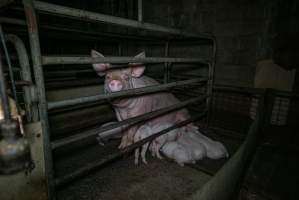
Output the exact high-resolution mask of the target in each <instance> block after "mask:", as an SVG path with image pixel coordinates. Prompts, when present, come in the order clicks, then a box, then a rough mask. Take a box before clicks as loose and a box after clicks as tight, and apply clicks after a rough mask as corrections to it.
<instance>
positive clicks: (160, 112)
mask: <svg viewBox="0 0 299 200" xmlns="http://www.w3.org/2000/svg"><path fill="white" fill-rule="evenodd" d="M206 98H207V96H201V97H197V98H193V99H190V100H187V101H183V102H180V103H177V104H174V105H172V106H168V107H166V108H161V109H159V110H156V111H153V112H150V113H145V114H143V115H139V116H137V117H133V118H130V119H126V120H124V121H120V122H118V123H117V124H112V125H108V126H105V127H100V128H96V129H93V130H92V131H88V132H84V133H79V134H76V135H72V136H70V137H67V138H63V139H60V140H57V141H53V142H52V143H51V146H52V149H57V148H59V147H63V146H65V145H69V144H71V143H73V142H77V141H80V140H83V139H85V138H88V137H91V136H96V135H97V134H99V133H101V132H104V131H107V130H111V129H114V128H117V127H121V126H124V125H128V124H130V125H133V124H136V123H139V122H142V121H145V120H148V119H152V118H155V117H158V116H160V115H163V114H167V113H169V112H171V111H174V110H178V109H181V108H183V107H185V106H187V105H190V104H194V103H196V102H198V103H201V102H202V101H204V100H205V99H206Z"/></svg>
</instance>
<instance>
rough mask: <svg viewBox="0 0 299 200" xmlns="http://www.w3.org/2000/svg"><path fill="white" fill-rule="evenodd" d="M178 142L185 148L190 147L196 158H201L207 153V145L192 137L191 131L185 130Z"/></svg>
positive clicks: (193, 156) (192, 154)
mask: <svg viewBox="0 0 299 200" xmlns="http://www.w3.org/2000/svg"><path fill="white" fill-rule="evenodd" d="M178 143H180V144H182V145H183V146H184V147H185V148H188V149H190V151H191V156H192V158H193V159H194V160H201V159H203V158H204V157H205V156H206V155H207V151H206V148H205V146H204V145H203V144H202V143H200V142H198V141H196V140H193V138H191V136H190V134H189V132H185V133H184V134H182V135H181V137H179V138H178Z"/></svg>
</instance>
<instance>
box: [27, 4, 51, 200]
mask: <svg viewBox="0 0 299 200" xmlns="http://www.w3.org/2000/svg"><path fill="white" fill-rule="evenodd" d="M23 4H24V11H25V15H26V19H27V24H28V36H29V41H30V47H31V56H32V61H33V71H34V75H35V82H36V85H37V95H38V101H39V102H38V108H39V115H40V116H39V117H40V121H41V124H42V130H43V138H44V140H43V148H44V161H45V176H46V182H47V188H48V197H49V199H55V198H56V197H55V196H56V195H55V185H54V174H53V162H52V151H51V146H50V130H49V122H48V115H47V102H46V95H45V85H44V84H45V83H44V75H43V68H42V62H41V51H40V44H39V35H38V27H37V18H36V14H35V10H34V7H33V1H32V0H23Z"/></svg>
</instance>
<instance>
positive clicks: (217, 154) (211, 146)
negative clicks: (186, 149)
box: [188, 131, 229, 159]
mask: <svg viewBox="0 0 299 200" xmlns="http://www.w3.org/2000/svg"><path fill="white" fill-rule="evenodd" d="M188 134H189V136H190V138H191V139H193V140H194V141H196V142H198V143H201V144H202V145H203V146H204V147H205V148H206V151H207V157H208V158H211V159H220V158H223V157H226V158H227V157H229V154H228V151H227V149H226V148H225V146H224V145H223V144H222V143H220V142H218V141H214V140H212V139H210V138H208V137H207V136H205V135H203V134H202V133H200V132H199V131H193V132H189V133H188Z"/></svg>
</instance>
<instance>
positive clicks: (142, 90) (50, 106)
mask: <svg viewBox="0 0 299 200" xmlns="http://www.w3.org/2000/svg"><path fill="white" fill-rule="evenodd" d="M205 81H207V79H205V78H197V79H191V80H186V81H178V82H172V83H167V84H162V85H156V86H149V87H143V88H134V89H130V90H125V91H120V92H115V93H109V94H100V95H95V96H89V97H81V98H76V99H70V100H63V101H57V102H50V103H48V109H49V110H52V109H55V108H62V107H65V106H73V105H78V104H82V103H89V102H94V101H99V100H110V99H113V98H117V97H123V96H128V95H141V94H147V93H153V92H158V91H164V90H165V89H167V88H171V87H177V86H181V85H187V84H192V83H200V82H205Z"/></svg>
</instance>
